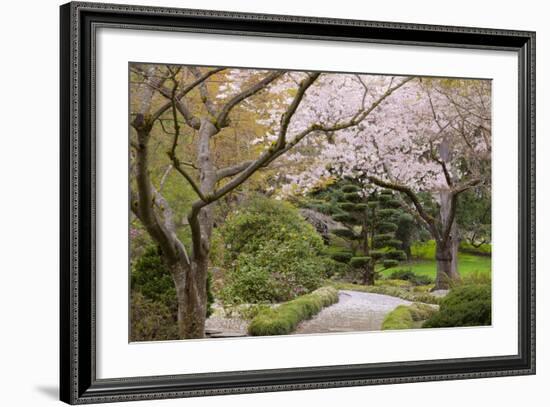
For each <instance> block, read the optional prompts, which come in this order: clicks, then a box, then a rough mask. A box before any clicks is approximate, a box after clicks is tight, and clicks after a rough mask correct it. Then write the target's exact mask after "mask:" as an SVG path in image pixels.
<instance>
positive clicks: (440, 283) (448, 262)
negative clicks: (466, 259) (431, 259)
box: [435, 240, 458, 290]
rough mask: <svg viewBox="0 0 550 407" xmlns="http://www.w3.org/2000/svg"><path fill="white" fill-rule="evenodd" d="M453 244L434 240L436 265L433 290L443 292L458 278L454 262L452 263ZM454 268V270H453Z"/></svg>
mask: <svg viewBox="0 0 550 407" xmlns="http://www.w3.org/2000/svg"><path fill="white" fill-rule="evenodd" d="M453 257H454V256H453V244H452V242H451V241H450V240H448V241H446V242H444V241H441V240H436V246H435V260H436V263H437V276H436V278H435V289H436V290H445V289H448V288H449V284H450V283H451V282H452V281H453V280H456V279H457V278H458V273H457V271H456V262H454V261H453ZM453 267H455V268H453Z"/></svg>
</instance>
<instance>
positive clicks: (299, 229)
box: [220, 195, 323, 264]
mask: <svg viewBox="0 0 550 407" xmlns="http://www.w3.org/2000/svg"><path fill="white" fill-rule="evenodd" d="M220 231H221V234H222V236H223V239H224V241H225V262H226V264H227V263H231V262H232V261H234V260H235V259H237V257H238V256H239V255H240V254H241V253H255V252H256V251H257V250H259V249H260V247H261V246H265V244H266V242H289V241H296V240H302V241H304V242H306V243H307V245H309V246H310V248H311V250H312V251H313V252H320V251H321V249H322V248H323V239H322V238H321V236H319V235H318V234H317V232H316V230H315V228H314V227H313V226H311V225H310V224H309V223H308V222H306V221H305V220H304V218H302V217H301V216H300V214H299V212H298V211H297V210H296V208H294V207H293V206H292V205H290V204H289V203H287V202H283V201H276V200H273V199H268V198H265V197H263V196H261V195H257V196H255V197H253V198H251V199H250V200H249V201H248V202H246V203H245V204H244V206H243V207H242V208H241V209H239V210H237V211H234V212H233V213H231V214H230V215H229V217H228V218H227V219H226V222H225V224H224V225H223V227H222V228H221V229H220Z"/></svg>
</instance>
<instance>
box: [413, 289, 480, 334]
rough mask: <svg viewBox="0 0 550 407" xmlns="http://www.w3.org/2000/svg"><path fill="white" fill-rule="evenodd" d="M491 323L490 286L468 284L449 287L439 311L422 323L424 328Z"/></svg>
mask: <svg viewBox="0 0 550 407" xmlns="http://www.w3.org/2000/svg"><path fill="white" fill-rule="evenodd" d="M483 325H491V286H490V285H488V284H469V285H462V286H457V287H454V288H452V289H451V291H450V292H449V294H447V296H446V297H444V298H443V299H442V301H441V304H440V309H439V312H437V313H436V314H434V315H433V316H432V317H431V318H430V319H429V320H428V321H426V322H425V323H424V325H423V326H424V327H425V328H439V327H458V326H483Z"/></svg>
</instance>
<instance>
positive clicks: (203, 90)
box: [188, 66, 216, 117]
mask: <svg viewBox="0 0 550 407" xmlns="http://www.w3.org/2000/svg"><path fill="white" fill-rule="evenodd" d="M188 69H189V71H190V72H191V73H192V74H193V76H194V77H195V78H200V77H201V73H200V71H199V69H198V68H197V67H196V66H190V67H189V68H188ZM199 92H200V94H201V101H202V103H203V104H204V106H205V107H206V110H208V113H210V115H211V116H213V117H215V116H216V108H215V107H214V104H213V103H212V101H211V100H210V96H209V95H208V88H207V86H206V82H205V81H202V82H201V83H200V84H199Z"/></svg>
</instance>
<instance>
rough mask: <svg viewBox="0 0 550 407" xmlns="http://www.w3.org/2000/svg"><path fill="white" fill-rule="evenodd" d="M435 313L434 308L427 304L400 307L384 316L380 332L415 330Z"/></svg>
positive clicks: (435, 309)
mask: <svg viewBox="0 0 550 407" xmlns="http://www.w3.org/2000/svg"><path fill="white" fill-rule="evenodd" d="M436 312H437V308H436V307H434V306H431V305H427V304H420V303H414V304H412V305H410V306H406V305H400V306H398V307H397V308H396V309H394V310H393V311H392V312H390V313H389V314H388V315H386V317H385V318H384V322H382V330H388V329H411V328H416V327H419V322H421V321H425V320H427V319H428V318H430V317H431V316H432V315H434V314H435V313H436Z"/></svg>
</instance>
